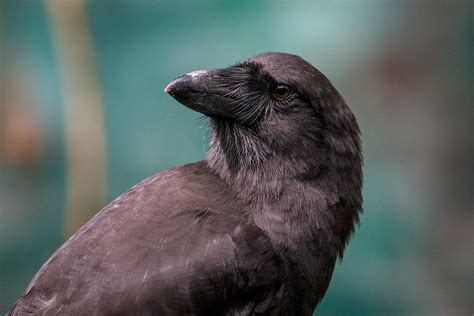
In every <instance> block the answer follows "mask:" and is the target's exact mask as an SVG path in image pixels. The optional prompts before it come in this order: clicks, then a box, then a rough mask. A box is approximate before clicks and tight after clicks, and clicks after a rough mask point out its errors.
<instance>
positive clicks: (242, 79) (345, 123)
mask: <svg viewBox="0 0 474 316" xmlns="http://www.w3.org/2000/svg"><path fill="white" fill-rule="evenodd" d="M165 92H167V93H169V94H170V95H171V96H172V97H173V98H175V99H176V100H177V101H179V102H180V103H182V104H184V105H185V106H187V107H189V108H191V109H193V110H195V111H198V112H200V113H202V114H204V115H206V116H207V117H209V121H210V125H211V142H210V149H209V153H208V156H207V158H206V159H205V160H202V161H199V162H196V163H191V164H187V165H183V166H179V167H175V168H171V169H168V170H165V171H162V172H160V173H158V174H156V175H154V176H152V177H150V178H148V179H146V180H144V181H142V182H140V183H139V184H137V185H135V186H134V187H132V188H131V189H129V190H128V191H127V192H125V193H124V194H122V195H121V196H120V197H118V198H117V199H115V200H114V201H112V202H111V203H110V204H109V205H107V206H106V207H104V208H103V209H102V210H101V211H100V212H99V213H97V214H96V215H95V216H94V217H93V218H92V219H91V220H90V221H89V222H88V223H87V224H85V225H84V226H83V227H82V228H81V229H80V230H79V231H78V232H77V233H76V234H75V235H73V236H72V237H71V238H70V239H69V240H68V241H66V242H65V243H64V244H63V245H62V246H61V247H60V248H59V249H58V250H57V251H56V252H55V253H54V254H53V255H52V256H51V258H50V259H49V260H48V261H47V262H46V263H45V264H44V265H43V266H42V268H41V269H40V270H39V272H38V273H37V274H36V276H35V277H34V278H33V280H32V281H31V283H30V285H29V286H28V288H27V289H26V292H25V293H24V295H23V296H22V297H21V298H20V299H19V300H18V301H17V303H16V304H15V305H14V306H13V307H12V309H11V311H10V313H11V315H25V314H36V315H121V314H123V315H128V314H133V315H142V314H143V315H256V314H261V315H311V314H312V313H313V311H314V310H315V308H316V306H317V305H318V303H319V302H320V301H321V299H322V298H323V296H324V294H325V292H326V290H327V288H328V285H329V282H330V280H331V276H332V273H333V269H334V265H335V263H336V261H337V259H338V258H342V255H343V251H344V248H345V246H346V245H347V243H348V240H349V238H350V236H351V234H352V232H353V230H354V226H355V224H356V223H358V219H359V215H360V213H361V207H362V196H361V188H362V154H361V142H360V132H359V128H358V125H357V122H356V119H355V117H354V115H353V113H352V112H351V110H350V109H349V107H348V105H347V104H346V102H345V101H344V99H343V97H342V96H341V95H340V94H339V93H338V91H337V90H336V89H335V88H334V86H333V85H332V84H331V83H330V81H329V80H328V79H327V78H326V77H325V76H324V75H323V74H322V73H321V72H319V71H318V70H317V69H316V68H314V67H313V66H312V65H311V64H309V63H308V62H306V61H305V60H304V59H302V58H301V57H299V56H296V55H291V54H286V53H274V52H269V53H263V54H260V55H256V56H253V57H251V58H249V59H247V60H245V61H244V62H241V63H238V64H235V65H233V66H231V67H228V68H224V69H215V70H208V71H202V70H201V71H195V72H191V73H189V74H186V75H183V76H181V77H178V78H177V79H176V80H174V81H172V82H171V83H170V84H169V85H168V86H167V87H166V88H165Z"/></svg>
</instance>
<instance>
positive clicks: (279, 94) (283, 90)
mask: <svg viewBox="0 0 474 316" xmlns="http://www.w3.org/2000/svg"><path fill="white" fill-rule="evenodd" d="M273 95H274V96H275V98H277V99H280V100H284V99H286V98H288V97H289V96H290V95H291V90H290V88H289V87H288V86H286V85H284V84H279V85H278V86H276V87H275V90H274V91H273Z"/></svg>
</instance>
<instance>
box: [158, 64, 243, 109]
mask: <svg viewBox="0 0 474 316" xmlns="http://www.w3.org/2000/svg"><path fill="white" fill-rule="evenodd" d="M218 77H219V70H199V71H194V72H191V73H189V74H186V75H183V76H181V77H178V78H177V79H175V80H174V81H172V82H170V83H169V84H168V85H167V86H166V88H165V92H166V93H168V94H169V95H171V96H172V97H173V98H175V99H176V100H177V101H178V102H180V103H182V104H183V105H185V106H187V107H188V108H190V109H192V110H194V111H197V112H200V113H203V114H205V115H208V116H211V117H221V118H230V112H231V107H232V105H233V104H235V100H233V99H231V98H228V97H226V96H225V95H226V94H227V93H228V91H226V89H225V88H224V87H223V85H222V84H219V79H218Z"/></svg>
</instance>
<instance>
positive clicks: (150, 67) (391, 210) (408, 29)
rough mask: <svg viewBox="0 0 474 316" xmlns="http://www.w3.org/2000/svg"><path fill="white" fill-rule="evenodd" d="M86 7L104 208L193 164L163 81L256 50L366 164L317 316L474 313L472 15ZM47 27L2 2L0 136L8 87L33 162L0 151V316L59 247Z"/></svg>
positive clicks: (194, 154) (194, 150) (329, 7)
mask: <svg viewBox="0 0 474 316" xmlns="http://www.w3.org/2000/svg"><path fill="white" fill-rule="evenodd" d="M86 8H87V16H88V21H89V28H90V32H91V36H92V42H93V48H94V52H95V61H96V63H97V70H98V79H99V82H100V88H101V93H102V96H103V102H104V114H105V127H106V130H105V134H106V143H107V147H106V154H107V166H108V170H107V171H108V176H107V177H108V178H107V183H108V186H107V201H110V200H112V199H113V198H115V197H116V196H118V195H119V194H121V193H122V192H123V191H125V190H126V189H127V188H129V187H131V186H132V185H134V184H136V183H137V182H138V181H140V180H141V179H143V178H145V177H147V176H150V175H152V174H154V173H156V172H158V171H160V170H163V169H165V168H168V167H171V166H174V165H179V164H184V163H186V162H192V161H196V160H200V159H202V158H203V157H204V156H205V153H206V150H207V143H208V138H207V137H208V126H207V123H206V120H205V119H203V118H201V116H200V115H199V114H198V113H195V112H192V111H190V110H189V109H187V108H184V107H182V106H180V105H179V104H178V103H177V102H175V101H173V100H172V99H171V98H170V97H169V96H168V95H166V94H165V93H164V92H163V88H164V87H165V85H166V84H167V83H168V82H169V81H171V80H172V79H174V78H175V77H177V76H179V75H181V74H183V73H187V72H190V71H193V70H198V69H207V68H216V67H223V66H228V65H230V64H233V63H235V62H237V61H241V60H243V59H245V58H247V57H249V56H251V55H254V54H257V53H261V52H264V51H283V52H289V53H294V54H298V55H301V56H302V57H304V58H305V59H307V60H308V61H310V62H311V63H312V64H313V65H315V66H316V67H317V68H319V69H320V70H321V71H322V72H323V73H325V74H326V75H327V76H328V77H329V78H330V79H331V80H332V81H333V83H334V85H335V86H336V87H337V88H338V89H339V91H340V92H341V93H342V94H343V95H344V96H345V98H346V100H347V101H348V103H349V104H350V105H351V107H352V109H353V111H354V112H355V114H356V116H357V117H358V120H359V123H360V126H361V129H362V135H363V141H364V152H365V168H364V173H365V185H364V200H365V202H364V215H363V216H362V219H361V225H360V227H359V228H358V229H357V231H356V234H355V236H354V238H353V240H352V242H351V243H350V245H349V247H348V248H347V251H346V253H345V256H344V259H343V261H342V262H341V263H339V264H337V267H336V271H335V274H334V277H333V280H332V283H331V285H330V288H329V290H328V293H327V295H326V297H325V299H324V300H323V302H322V303H321V305H320V306H319V307H318V314H320V315H415V314H416V315H422V314H424V315H427V314H444V315H448V314H449V315H461V314H466V315H469V314H472V312H473V310H474V308H473V298H472V293H473V292H474V291H473V290H474V288H473V282H472V281H473V276H474V273H473V266H474V262H473V261H474V260H473V253H472V244H471V243H470V242H469V240H472V232H471V229H472V228H473V227H472V226H473V225H472V220H473V215H472V209H473V208H472V202H473V198H472V187H473V186H472V185H473V181H472V168H471V167H472V161H473V160H472V157H473V156H472V152H473V150H472V130H471V128H472V96H473V93H472V82H473V77H474V75H473V74H474V71H473V68H474V67H473V58H472V57H473V46H474V44H473V41H472V39H473V35H474V22H473V21H474V19H473V15H472V12H473V2H471V1H462V2H461V1H459V2H457V1H451V2H436V3H435V2H424V1H419V2H409V1H406V2H405V1H380V2H377V1H334V2H328V1H183V0H181V1H151V0H148V1H145V0H139V1H131V0H129V1H124V0H120V1H98V0H96V1H92V0H91V1H87V2H86ZM47 14H48V12H47V10H46V8H45V4H44V3H43V2H42V1H15V0H4V1H2V2H1V3H0V45H1V46H0V49H1V50H0V83H1V85H2V89H1V90H0V97H2V96H3V97H2V99H0V124H2V122H3V123H4V120H6V119H8V118H6V117H3V118H2V117H1V115H2V113H3V112H2V111H1V109H2V104H6V102H7V97H6V96H7V95H8V91H6V89H8V87H9V85H8V84H7V83H8V82H10V81H14V80H17V79H18V78H19V81H20V83H21V88H22V93H24V94H25V95H27V96H28V97H27V100H29V101H28V102H27V103H28V106H29V108H30V109H31V111H32V113H34V114H35V117H36V118H37V120H38V122H40V124H41V135H42V137H41V142H42V143H41V146H42V148H43V149H42V151H41V155H40V156H39V158H38V159H37V161H35V163H32V164H22V163H15V161H10V160H8V159H5V157H4V156H2V151H1V150H0V234H1V235H0V237H1V238H0V313H2V312H6V311H7V310H8V308H9V306H11V305H12V304H13V303H14V302H15V300H16V299H17V298H18V297H19V296H20V295H21V293H22V292H23V291H24V289H25V288H26V286H27V285H28V282H29V281H30V280H31V278H32V277H33V275H34V273H35V272H36V271H37V270H38V269H39V268H40V266H41V265H42V263H43V262H44V261H45V260H46V259H47V258H48V257H49V256H50V255H51V254H52V252H53V251H54V250H55V249H56V248H57V247H58V246H59V245H61V243H62V242H63V241H64V240H65V236H64V235H63V222H64V209H65V199H66V197H65V194H66V192H67V188H66V186H67V181H66V170H65V169H66V163H65V144H64V142H65V138H64V130H65V127H64V124H65V122H64V116H63V114H64V113H63V112H64V100H63V96H62V93H61V80H62V79H61V74H60V70H59V63H58V58H57V52H56V49H55V45H54V41H55V39H54V35H53V33H52V31H51V25H50V24H49V20H48V16H47ZM2 120H3V121H2ZM469 122H471V124H470V123H469ZM1 133H2V132H1V126H0V144H1V137H2V134H1ZM0 148H1V147H0ZM107 201H104V204H105V203H106V202H107Z"/></svg>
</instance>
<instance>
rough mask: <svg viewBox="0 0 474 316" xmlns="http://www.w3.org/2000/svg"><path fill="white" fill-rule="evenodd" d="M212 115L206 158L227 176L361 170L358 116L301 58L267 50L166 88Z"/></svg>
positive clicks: (194, 74) (300, 175) (309, 174)
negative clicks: (267, 51)
mask: <svg viewBox="0 0 474 316" xmlns="http://www.w3.org/2000/svg"><path fill="white" fill-rule="evenodd" d="M165 92H167V93H169V94H170V95H171V96H172V97H174V98H175V99H176V100H177V101H179V102H180V103H182V104H184V105H185V106H187V107H189V108H191V109H193V110H195V111H198V112H201V113H203V114H205V115H206V116H208V117H209V118H210V121H211V125H212V141H211V150H210V152H209V157H208V162H209V164H210V166H211V168H213V169H215V170H216V171H217V172H218V173H219V174H220V175H221V176H223V177H224V178H226V179H230V178H231V177H234V178H245V177H246V176H244V175H250V176H251V177H252V178H253V180H252V181H253V182H255V181H258V180H256V179H270V178H273V179H281V178H287V177H297V178H300V179H311V178H314V177H317V176H318V174H320V173H321V172H322V171H325V170H326V171H327V170H334V169H338V168H339V169H340V168H346V169H347V168H349V169H350V168H353V167H354V166H356V168H359V169H360V164H361V155H360V141H359V129H358V126H357V123H356V120H355V118H354V116H353V114H352V112H351V111H350V109H349V107H348V106H347V104H346V102H345V101H344V99H343V98H342V96H341V95H340V94H339V93H338V92H337V90H336V89H335V88H334V86H333V85H332V84H331V83H330V81H329V80H328V79H327V78H326V77H325V76H324V75H323V74H322V73H321V72H319V71H318V70H317V69H316V68H315V67H313V66H312V65H311V64H309V63H308V62H306V61H305V60H304V59H302V58H301V57H299V56H296V55H291V54H286V53H273V52H272V53H263V54H260V55H256V56H253V57H251V58H249V59H247V60H245V61H243V62H241V63H238V64H236V65H233V66H230V67H228V68H223V69H215V70H200V71H195V72H191V73H189V74H186V75H183V76H180V77H178V78H177V79H176V80H174V81H172V82H171V83H170V84H169V85H168V86H167V87H166V88H165Z"/></svg>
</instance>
